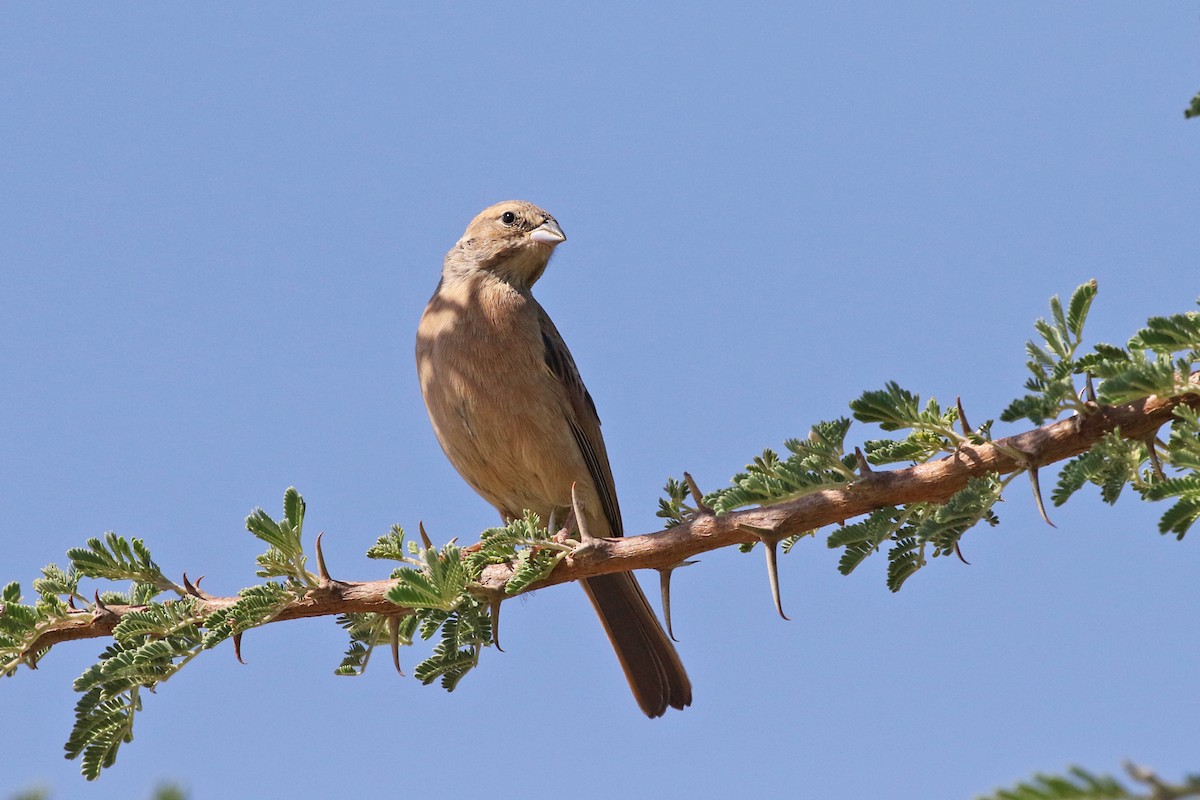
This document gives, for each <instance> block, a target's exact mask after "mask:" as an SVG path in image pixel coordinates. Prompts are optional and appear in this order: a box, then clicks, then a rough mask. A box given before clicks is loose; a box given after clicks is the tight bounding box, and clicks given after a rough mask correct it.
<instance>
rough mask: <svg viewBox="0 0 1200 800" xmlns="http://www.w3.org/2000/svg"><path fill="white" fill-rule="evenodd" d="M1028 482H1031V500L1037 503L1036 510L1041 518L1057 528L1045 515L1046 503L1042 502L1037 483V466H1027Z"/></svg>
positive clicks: (1040, 490)
mask: <svg viewBox="0 0 1200 800" xmlns="http://www.w3.org/2000/svg"><path fill="white" fill-rule="evenodd" d="M1029 482H1030V483H1032V484H1033V500H1034V502H1036V503H1037V509H1038V512H1039V513H1041V515H1042V519H1044V520H1045V521H1046V524H1047V525H1049V526H1050V527H1051V528H1057V527H1058V526H1057V525H1055V524H1054V523H1053V522H1051V521H1050V517H1048V516H1046V504H1045V503H1043V502H1042V487H1041V486H1040V485H1039V484H1038V470H1037V467H1034V466H1031V467H1029Z"/></svg>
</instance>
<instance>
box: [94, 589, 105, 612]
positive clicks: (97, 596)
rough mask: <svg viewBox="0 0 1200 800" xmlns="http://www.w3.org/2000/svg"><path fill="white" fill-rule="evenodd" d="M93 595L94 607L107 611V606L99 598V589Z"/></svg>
mask: <svg viewBox="0 0 1200 800" xmlns="http://www.w3.org/2000/svg"><path fill="white" fill-rule="evenodd" d="M94 597H95V598H96V609H97V610H98V611H100V612H105V611H108V606H106V605H105V604H104V601H103V600H101V599H100V590H99V589H97V590H96V593H95V595H94Z"/></svg>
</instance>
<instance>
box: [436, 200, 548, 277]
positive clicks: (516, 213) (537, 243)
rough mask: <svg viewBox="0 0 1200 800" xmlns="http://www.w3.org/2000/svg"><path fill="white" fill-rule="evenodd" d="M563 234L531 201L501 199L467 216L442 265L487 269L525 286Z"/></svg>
mask: <svg viewBox="0 0 1200 800" xmlns="http://www.w3.org/2000/svg"><path fill="white" fill-rule="evenodd" d="M566 238H567V237H566V234H564V233H563V232H562V228H560V227H559V226H558V222H557V221H556V220H555V219H554V217H552V216H550V215H549V214H548V213H546V212H545V211H543V210H542V209H540V208H538V207H537V206H535V205H534V204H533V203H527V202H525V201H523V200H505V201H504V202H503V203H496V205H494V206H490V207H488V208H486V209H484V210H483V211H482V212H481V213H480V214H479V216H477V217H475V219H473V220H471V224H470V225H468V226H467V230H466V232H465V233H463V235H462V238H461V239H459V240H458V243H457V244H456V245H454V248H453V249H452V250H451V251H450V252H449V253H448V254H447V256H446V268H447V270H453V271H456V272H457V271H460V270H464V269H466V270H476V269H483V270H487V271H489V272H493V273H495V274H496V276H497V277H499V278H501V279H502V280H505V281H508V282H510V283H512V284H514V285H516V286H518V287H520V288H526V289H527V288H529V287H530V286H533V284H534V283H535V282H536V281H537V279H538V278H540V277H542V273H543V272H544V271H545V270H546V264H547V262H549V261H550V256H551V254H552V253H553V252H554V248H555V246H556V245H558V244H559V243H561V242H564V241H566Z"/></svg>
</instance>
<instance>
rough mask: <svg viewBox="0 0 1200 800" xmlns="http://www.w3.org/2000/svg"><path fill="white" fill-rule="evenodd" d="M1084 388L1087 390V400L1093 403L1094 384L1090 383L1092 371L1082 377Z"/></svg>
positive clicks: (1094, 399) (1094, 400) (1094, 395)
mask: <svg viewBox="0 0 1200 800" xmlns="http://www.w3.org/2000/svg"><path fill="white" fill-rule="evenodd" d="M1084 390H1085V391H1086V392H1087V401H1088V402H1089V403H1095V402H1096V385H1095V384H1094V383H1092V373H1090V372H1089V373H1087V377H1086V378H1084Z"/></svg>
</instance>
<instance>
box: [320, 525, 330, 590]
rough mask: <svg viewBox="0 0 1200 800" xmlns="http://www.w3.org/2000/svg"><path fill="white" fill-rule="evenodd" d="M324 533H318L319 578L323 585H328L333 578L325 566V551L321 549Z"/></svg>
mask: <svg viewBox="0 0 1200 800" xmlns="http://www.w3.org/2000/svg"><path fill="white" fill-rule="evenodd" d="M324 535H325V531H321V532H320V533H318V534H317V578H319V579H320V581H321V585H322V586H327V585H328V584H330V583H333V580H332V579H331V578H330V577H329V570H328V569H326V568H325V553H324V551H322V550H321V537H322V536H324Z"/></svg>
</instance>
